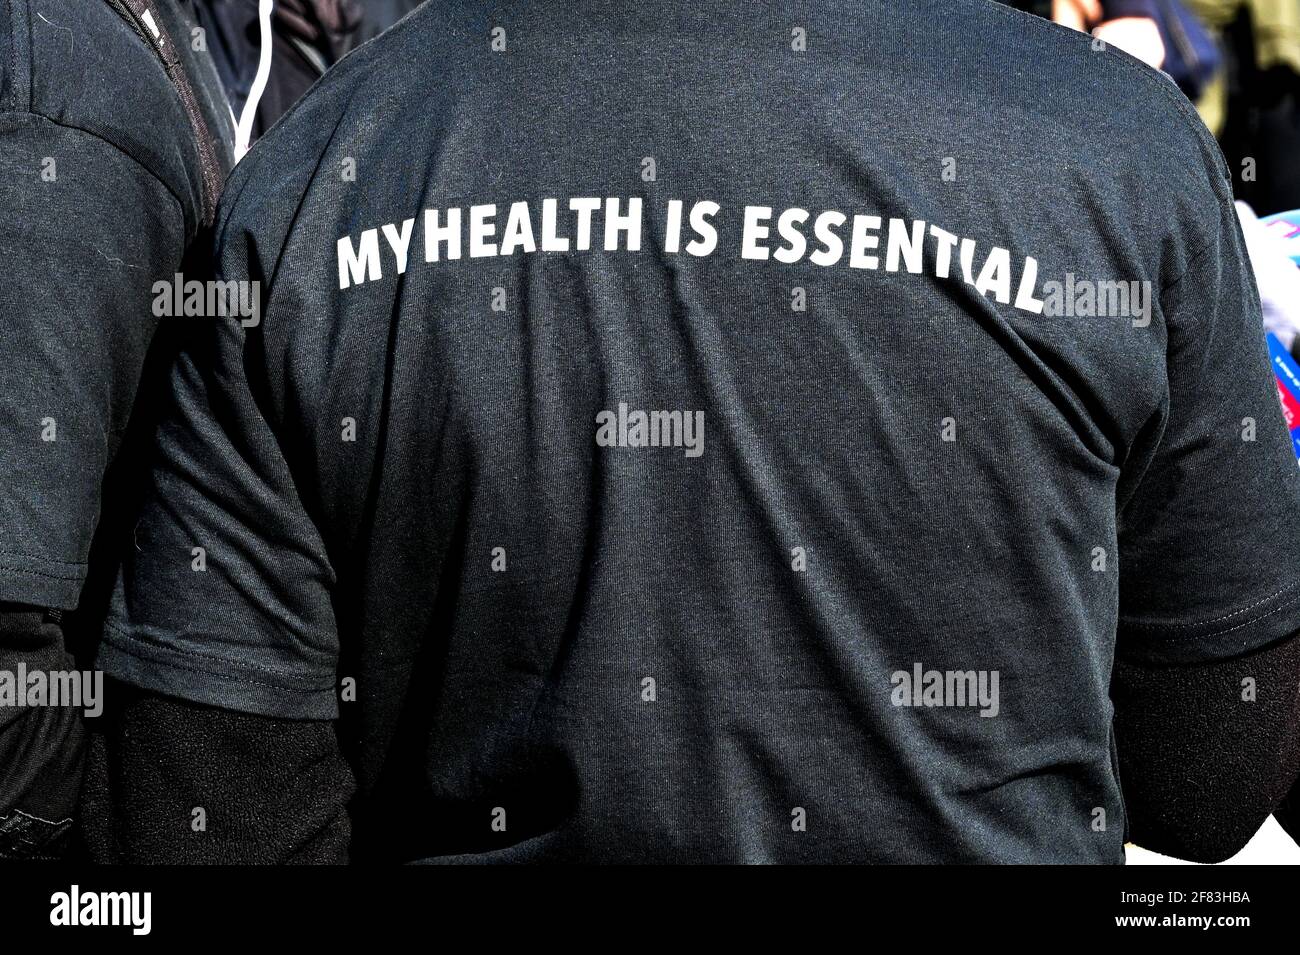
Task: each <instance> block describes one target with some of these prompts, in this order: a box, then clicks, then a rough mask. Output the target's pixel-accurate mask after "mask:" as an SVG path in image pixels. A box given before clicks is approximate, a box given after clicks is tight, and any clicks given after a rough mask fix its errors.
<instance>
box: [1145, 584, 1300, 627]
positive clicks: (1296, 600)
mask: <svg viewBox="0 0 1300 955" xmlns="http://www.w3.org/2000/svg"><path fill="white" fill-rule="evenodd" d="M1298 586H1300V582H1297V583H1293V584H1289V585H1287V586H1286V587H1283V588H1282V589H1281V590H1279V591H1277V592H1276V593H1274V594H1270V595H1269V596H1267V597H1265V598H1263V599H1262V600H1257V601H1256V602H1255V603H1253V604H1251V605H1250V606H1248V607H1243V608H1242V609H1241V610H1237V611H1234V612H1232V613H1230V614H1226V615H1224V616H1222V617H1215V618H1213V619H1210V620H1202V621H1200V622H1199V623H1125V622H1124V621H1122V620H1121V626H1122V627H1123V628H1124V629H1128V630H1177V631H1186V630H1194V629H1196V628H1198V627H1205V626H1209V625H1211V624H1215V623H1221V622H1223V621H1225V620H1230V619H1231V618H1233V617H1236V616H1240V615H1241V614H1243V613H1249V612H1250V611H1251V610H1254V609H1255V608H1256V607H1259V606H1262V605H1264V604H1267V603H1268V602H1269V601H1272V600H1276V599H1277V598H1278V597H1281V596H1283V595H1284V594H1286V593H1287V592H1289V591H1292V590H1295V588H1296V587H1298ZM1297 604H1300V593H1298V594H1296V595H1295V596H1294V597H1292V598H1291V599H1289V600H1285V601H1283V602H1282V603H1280V604H1278V605H1277V606H1276V607H1274V608H1273V609H1272V610H1270V611H1268V612H1267V613H1262V614H1260V615H1259V616H1257V617H1252V618H1250V619H1249V620H1247V621H1245V622H1243V623H1239V624H1237V625H1236V626H1234V627H1226V628H1224V629H1221V630H1212V631H1210V632H1209V633H1203V634H1198V635H1197V636H1198V637H1219V636H1222V635H1224V634H1225V633H1232V632H1233V631H1234V630H1240V629H1241V628H1242V627H1249V626H1251V625H1252V624H1256V623H1259V622H1260V621H1261V620H1264V619H1266V618H1268V617H1271V616H1273V615H1274V614H1276V613H1280V612H1282V611H1283V610H1286V609H1288V608H1290V607H1294V606H1296V605H1297ZM1146 639H1150V640H1177V639H1183V636H1182V634H1181V633H1170V634H1166V635H1163V636H1154V637H1147V638H1146Z"/></svg>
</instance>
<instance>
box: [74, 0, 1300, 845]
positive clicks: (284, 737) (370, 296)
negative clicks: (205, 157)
mask: <svg viewBox="0 0 1300 955" xmlns="http://www.w3.org/2000/svg"><path fill="white" fill-rule="evenodd" d="M918 36H924V37H926V38H927V42H925V43H918V42H917V37H918ZM1043 64H1050V65H1051V68H1050V70H1045V69H1043ZM218 228H219V235H218V240H219V248H220V274H221V276H222V277H223V278H225V279H231V280H250V281H259V282H263V283H265V286H266V308H265V316H264V319H263V321H262V322H261V324H260V325H258V326H256V327H253V328H243V327H241V326H240V325H238V324H236V323H219V324H213V325H210V326H204V327H202V328H199V329H197V331H198V332H199V334H198V335H197V336H196V337H195V338H194V339H193V340H191V341H190V342H188V343H187V347H186V350H185V351H184V353H183V355H182V356H181V358H180V361H179V362H178V364H177V365H176V368H175V371H174V373H173V381H172V397H171V401H170V404H169V409H168V413H167V415H166V417H165V419H164V421H163V423H162V425H161V427H160V428H159V431H158V436H157V444H158V451H157V460H156V463H155V467H154V471H153V475H152V479H151V485H152V486H151V490H150V496H149V503H148V504H147V506H146V507H145V509H144V512H143V515H142V518H141V520H140V522H139V524H138V525H137V527H136V532H135V538H134V545H135V546H134V547H132V548H131V549H130V550H129V552H128V555H127V560H126V561H125V562H124V565H123V569H122V574H121V577H120V580H119V583H118V587H117V589H116V593H115V596H114V601H113V611H112V614H111V616H110V618H109V621H108V624H107V627H106V630H105V634H104V640H103V643H102V645H101V649H100V656H99V662H100V665H102V666H103V667H104V669H105V670H106V671H107V672H108V673H109V674H110V675H112V676H113V677H114V678H116V679H118V680H121V681H123V682H125V683H127V684H130V685H131V686H132V687H133V690H132V691H130V692H131V693H132V694H133V695H132V696H131V697H130V699H129V700H128V701H127V702H125V704H124V705H123V706H121V707H120V708H119V709H118V710H117V712H116V713H114V714H113V715H112V716H111V718H109V721H108V723H107V724H106V732H105V733H104V734H103V735H102V737H101V738H100V741H99V743H97V746H96V750H95V754H94V760H93V772H92V773H91V780H90V783H89V786H88V789H87V794H86V805H85V812H86V817H87V819H88V828H89V829H90V831H89V832H88V839H89V841H90V843H91V846H92V849H93V851H94V852H95V854H96V856H97V857H98V858H101V859H105V860H110V861H132V860H148V861H322V860H337V861H342V860H344V859H353V860H382V861H401V862H412V861H427V862H476V861H747V862H755V861H822V862H830V861H876V862H887V861H889V862H892V861H924V862H986V861H1001V862H1047V861H1068V862H1106V863H1114V862H1120V861H1122V859H1123V844H1124V841H1125V837H1126V835H1128V836H1131V837H1132V838H1135V839H1137V840H1138V841H1139V842H1142V843H1144V844H1147V845H1149V846H1150V847H1151V848H1154V849H1158V850H1161V851H1166V852H1171V853H1173V854H1179V855H1186V856H1188V857H1192V858H1200V859H1213V858H1222V857H1224V856H1225V855H1226V854H1229V853H1230V852H1232V851H1235V848H1237V847H1238V846H1239V845H1240V844H1241V843H1242V842H1243V841H1244V840H1245V838H1248V837H1249V835H1250V833H1252V832H1253V831H1254V828H1256V827H1257V826H1258V825H1259V824H1260V822H1262V821H1263V819H1264V818H1266V817H1267V815H1268V813H1269V812H1270V811H1271V810H1272V809H1273V808H1274V807H1275V806H1276V805H1277V803H1278V801H1279V800H1280V799H1281V797H1282V794H1283V793H1284V792H1285V791H1286V787H1287V786H1288V785H1289V784H1290V782H1291V780H1292V779H1293V778H1294V777H1295V774H1296V771H1297V755H1296V746H1295V740H1296V722H1295V717H1296V713H1295V708H1296V694H1295V687H1296V685H1297V680H1298V679H1300V639H1297V633H1300V581H1297V579H1296V574H1295V568H1296V567H1297V565H1300V472H1297V469H1296V467H1295V460H1294V457H1293V456H1292V453H1291V447H1290V442H1289V439H1288V436H1287V433H1286V429H1285V426H1284V424H1283V422H1282V420H1281V415H1280V414H1279V410H1278V406H1277V396H1276V391H1275V386H1274V384H1273V381H1272V378H1271V375H1270V372H1269V368H1268V363H1267V357H1266V353H1265V347H1264V341H1263V338H1262V333H1261V319H1260V310H1259V302H1258V297H1257V295H1256V293H1255V291H1254V286H1253V283H1252V279H1251V277H1250V274H1249V270H1248V268H1247V267H1246V263H1245V253H1244V248H1243V243H1242V238H1241V233H1240V230H1239V227H1238V224H1237V218H1236V215H1235V212H1234V208H1233V204H1232V195H1231V182H1230V178H1229V175H1228V170H1227V169H1226V167H1225V165H1224V162H1223V158H1222V156H1221V154H1220V153H1219V151H1218V149H1217V147H1216V146H1215V144H1214V142H1213V140H1212V139H1211V137H1210V136H1209V134H1208V133H1207V131H1206V130H1205V128H1204V126H1203V125H1202V124H1201V123H1200V122H1199V120H1198V119H1197V117H1196V116H1195V113H1194V112H1193V111H1192V109H1191V107H1190V105H1189V104H1188V103H1187V101H1186V99H1185V98H1184V97H1183V96H1182V95H1181V94H1180V93H1179V92H1178V90H1177V89H1176V88H1175V87H1174V86H1173V85H1172V84H1171V83H1169V81H1168V80H1167V79H1166V78H1165V77H1162V76H1160V75H1159V74H1157V73H1156V72H1154V71H1153V70H1151V69H1149V68H1148V67H1147V66H1145V65H1143V64H1141V63H1139V62H1138V61H1136V60H1134V59H1133V58H1131V57H1129V56H1127V55H1126V54H1124V53H1122V52H1120V51H1117V50H1113V49H1106V50H1103V51H1094V50H1093V48H1092V45H1091V43H1090V42H1089V41H1088V39H1087V38H1086V37H1084V36H1081V35H1079V34H1076V33H1073V32H1070V31H1065V30H1061V29H1059V28H1058V27H1055V26H1053V25H1051V24H1048V23H1044V22H1043V21H1041V20H1037V19H1034V18H1030V17H1026V16H1024V15H1023V14H1019V13H1017V12H1015V11H1012V10H1010V9H1008V8H1006V7H1004V6H1000V5H997V4H993V3H986V2H983V0H943V2H938V0H890V2H888V3H884V2H870V3H861V4H852V5H845V4H824V5H823V4H814V5H812V6H809V5H806V4H799V5H790V4H785V3H779V2H763V3H754V2H746V3H741V2H735V3H732V2H719V3H713V4H709V5H708V6H707V7H706V8H701V7H700V6H699V5H698V4H695V3H688V2H685V0H683V2H677V0H672V2H667V3H660V4H655V5H654V6H653V7H652V8H647V7H646V6H645V5H644V4H640V3H633V2H623V0H580V2H575V3H567V4H553V5H538V4H532V3H503V4H497V5H487V4H481V3H476V2H469V0H450V2H445V3H437V4H428V5H426V6H424V7H422V8H421V9H419V10H418V11H417V12H416V13H414V14H412V15H411V16H410V17H408V18H407V19H405V20H404V21H403V22H402V23H401V24H400V25H399V26H398V27H396V28H394V29H392V30H390V31H389V32H387V33H386V34H384V35H383V36H381V37H379V38H378V39H376V40H375V41H374V42H373V43H370V44H367V45H366V46H365V47H363V48H362V49H360V50H357V51H356V52H354V53H353V54H352V55H350V56H348V57H347V58H346V59H344V60H343V61H342V62H340V63H339V64H338V65H337V66H336V67H334V68H333V69H332V70H330V71H329V72H328V73H327V74H326V75H325V76H324V77H323V78H322V80H321V81H320V82H319V83H317V84H316V86H315V87H314V88H313V90H312V91H311V92H310V93H309V94H308V95H307V96H306V97H305V98H304V100H303V101H301V102H300V103H299V104H298V105H297V106H296V107H295V109H294V110H293V112H292V113H291V114H290V115H289V116H287V117H286V118H285V119H284V120H283V121H282V122H281V123H279V124H278V125H277V127H276V128H275V129H274V130H273V131H272V132H271V133H270V134H269V135H268V136H267V137H265V138H264V139H263V141H262V142H261V143H259V145H258V146H257V148H255V149H254V150H253V151H252V153H250V155H249V157H248V158H247V159H246V160H245V161H244V162H243V163H241V165H240V167H239V169H238V170H237V171H236V173H235V175H234V176H233V178H232V181H231V184H230V186H229V188H228V190H227V194H226V197H225V199H224V201H223V205H222V210H221V214H220V217H219V226H218ZM1121 284H1122V285H1123V287H1124V290H1125V294H1124V296H1123V297H1122V299H1121V298H1120V297H1119V286H1120V285H1121ZM1243 675H1249V676H1250V677H1251V680H1252V681H1253V685H1255V686H1256V687H1257V697H1253V698H1252V699H1250V700H1245V699H1244V698H1243V697H1242V695H1241V693H1240V680H1241V679H1242V678H1243ZM1112 680H1113V681H1114V684H1115V686H1114V690H1113V695H1114V701H1113V702H1112ZM124 692H125V691H124ZM1206 712H1213V713H1214V714H1215V719H1214V720H1213V721H1208V720H1199V719H1194V717H1195V715H1196V714H1198V713H1206ZM1189 727H1191V729H1189ZM1206 750H1208V751H1211V752H1227V753H1230V754H1231V759H1221V760H1217V761H1216V760H1203V759H1199V758H1197V756H1196V754H1197V752H1199V751H1206ZM1189 772H1194V773H1195V779H1196V786H1195V787H1194V788H1189V787H1188V786H1187V785H1186V781H1187V778H1188V773H1189ZM1121 778H1122V779H1123V782H1124V789H1123V793H1121V787H1120V779H1121ZM1126 801H1127V806H1128V808H1127V810H1126V807H1125V803H1126ZM198 805H201V806H203V807H204V808H205V811H206V819H207V826H206V828H205V829H203V830H202V831H195V829H194V828H192V827H191V826H190V824H189V821H190V811H191V809H192V807H194V806H198Z"/></svg>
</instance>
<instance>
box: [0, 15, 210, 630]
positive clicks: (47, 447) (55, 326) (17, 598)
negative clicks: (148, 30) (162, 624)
mask: <svg viewBox="0 0 1300 955" xmlns="http://www.w3.org/2000/svg"><path fill="white" fill-rule="evenodd" d="M153 11H154V13H155V14H156V16H157V19H156V21H155V22H156V23H157V25H159V26H160V27H161V28H162V29H164V30H165V31H166V32H167V34H168V35H169V36H170V37H171V39H172V41H173V42H174V44H175V48H176V49H177V50H178V51H179V54H180V56H181V62H182V63H183V65H184V69H185V72H186V74H187V76H188V78H189V82H190V85H191V88H192V89H193V91H194V93H195V99H196V102H197V104H198V108H199V110H200V112H201V113H202V115H203V117H204V121H205V123H206V125H207V128H208V135H209V138H210V140H211V141H212V143H213V145H214V149H215V151H216V153H217V156H216V159H217V161H218V163H219V165H220V166H221V167H222V168H223V169H224V168H228V167H229V164H230V156H229V148H228V143H229V141H230V138H231V131H232V122H231V119H230V114H229V109H228V107H227V106H226V103H225V99H224V96H223V94H222V93H221V87H220V84H219V83H218V81H217V77H216V73H215V70H214V69H213V68H212V65H211V63H210V61H208V60H207V58H206V56H205V55H204V54H202V53H201V52H197V51H196V50H195V49H194V47H195V46H196V44H195V43H194V38H193V36H192V35H191V32H190V31H191V30H192V29H193V27H194V23H193V19H192V10H191V9H190V6H189V3H188V0H159V2H156V3H154V4H153ZM197 45H198V46H200V47H201V46H202V44H197ZM0 54H2V55H0V266H2V267H3V281H0V315H3V317H4V318H3V329H4V336H5V340H4V346H3V351H2V352H0V601H9V602H14V603H23V604H34V605H37V606H43V607H57V608H61V609H71V608H73V607H75V606H77V603H78V599H79V597H80V596H81V594H82V590H83V584H84V583H85V580H86V575H87V557H88V555H89V554H90V551H91V543H92V538H93V536H94V534H95V532H96V528H97V526H98V525H99V523H100V519H101V516H102V515H104V514H105V513H106V512H107V511H110V510H112V509H113V505H112V502H111V501H106V500H105V499H104V495H103V490H104V482H105V474H106V472H107V471H108V469H109V466H110V464H111V463H112V462H113V460H114V458H115V456H116V455H117V452H118V450H119V448H120V446H121V444H122V441H123V439H124V436H125V435H126V433H127V431H128V427H127V426H128V422H129V421H130V418H131V413H132V409H133V406H134V403H135V397H136V392H137V388H138V387H139V384H140V380H141V376H142V374H143V370H144V368H145V359H146V354H147V353H148V351H149V348H150V345H151V344H152V342H153V340H154V335H155V332H156V330H157V328H158V325H159V317H158V315H157V314H156V313H155V310H154V308H153V304H154V300H155V293H154V290H153V287H154V283H156V282H158V281H171V280H172V277H173V274H174V273H176V272H177V271H178V270H180V269H181V268H182V267H183V263H184V262H185V256H186V253H187V250H188V249H189V248H190V246H191V244H192V243H193V242H194V240H195V239H196V237H197V236H198V235H199V233H200V231H201V230H202V226H203V219H204V215H205V213H204V184H203V172H202V164H201V160H200V154H199V147H198V142H197V138H196V135H195V132H194V130H193V128H192V126H191V123H190V120H189V118H188V116H187V114H186V112H185V108H184V106H183V104H182V100H181V97H180V95H179V93H178V92H177V89H176V87H175V86H174V85H173V83H172V81H171V80H170V79H169V78H168V76H167V73H166V71H165V69H164V67H163V64H162V62H161V60H160V59H159V58H158V56H157V55H156V54H155V53H154V51H153V50H152V49H150V47H149V46H148V45H147V44H146V42H145V40H144V39H143V38H142V37H141V36H140V35H139V34H137V32H136V31H135V30H134V29H132V27H131V26H130V25H129V24H128V23H127V21H126V20H125V19H123V18H122V17H121V16H120V15H119V14H118V13H117V12H115V11H114V9H113V8H112V7H110V6H109V4H108V3H107V2H106V0H42V2H40V3H36V2H33V0H0ZM209 215H210V212H209ZM108 516H112V515H111V514H110V515H108ZM110 577H111V575H110ZM104 589H105V590H107V587H105V588H104Z"/></svg>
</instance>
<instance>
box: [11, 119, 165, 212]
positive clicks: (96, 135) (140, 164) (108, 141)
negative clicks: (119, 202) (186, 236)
mask: <svg viewBox="0 0 1300 955" xmlns="http://www.w3.org/2000/svg"><path fill="white" fill-rule="evenodd" d="M0 113H2V114H3V115H5V116H15V117H32V118H34V119H39V120H43V121H45V122H47V123H49V124H50V125H51V126H57V127H59V128H60V129H70V130H73V131H74V132H78V133H82V134H83V135H85V136H89V137H90V138H91V139H95V140H98V141H99V142H101V143H104V144H105V145H106V146H109V147H111V148H112V149H113V151H114V152H117V153H120V154H121V155H123V156H125V157H126V158H127V159H129V160H131V162H132V163H133V164H134V165H136V166H138V167H139V168H140V169H142V170H143V171H144V172H145V173H146V174H148V176H149V178H150V179H152V180H154V182H156V183H158V185H160V186H162V187H163V188H164V189H165V190H167V194H168V195H169V196H171V197H172V201H173V202H175V203H176V207H177V209H176V211H177V212H178V213H180V216H181V221H182V222H183V221H185V203H184V202H183V201H182V200H181V197H180V196H179V195H178V194H177V192H176V190H175V189H173V188H172V187H171V186H170V185H169V184H168V183H167V182H166V181H165V180H164V179H163V178H162V176H160V175H158V173H156V172H154V171H153V170H152V169H150V168H149V166H148V165H146V164H145V162H144V160H142V159H140V158H139V157H137V156H133V155H132V154H131V153H129V152H127V151H126V150H125V149H123V148H122V147H121V146H119V145H118V144H117V143H115V142H113V141H112V140H111V139H108V138H106V137H104V136H101V135H100V134H99V133H96V132H93V131H91V130H89V129H86V128H85V127H83V126H74V125H72V124H71V123H64V122H60V121H59V120H57V119H54V118H53V117H50V116H46V115H45V114H44V113H38V112H36V111H35V110H31V109H6V110H3V111H0Z"/></svg>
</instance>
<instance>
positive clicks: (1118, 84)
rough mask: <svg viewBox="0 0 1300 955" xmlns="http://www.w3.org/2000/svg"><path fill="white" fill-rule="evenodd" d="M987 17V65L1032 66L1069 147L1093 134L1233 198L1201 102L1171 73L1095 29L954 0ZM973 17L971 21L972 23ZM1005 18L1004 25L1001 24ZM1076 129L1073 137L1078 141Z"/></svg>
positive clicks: (992, 1)
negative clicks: (1100, 38) (1099, 38)
mask: <svg viewBox="0 0 1300 955" xmlns="http://www.w3.org/2000/svg"><path fill="white" fill-rule="evenodd" d="M949 2H952V3H960V4H962V5H965V6H967V7H969V8H971V9H972V11H973V12H974V13H975V15H976V16H978V17H982V18H987V20H986V23H987V25H988V27H989V29H988V30H987V31H983V32H980V31H977V32H976V35H977V36H979V38H980V39H979V41H978V42H979V43H981V44H985V45H986V46H987V55H986V56H985V58H984V62H985V64H986V66H987V67H988V68H990V69H994V70H1007V69H1008V67H1009V66H1011V65H1013V64H1014V65H1015V66H1019V67H1023V68H1028V69H1032V71H1033V72H1032V83H1033V85H1034V87H1035V88H1036V95H1037V100H1038V102H1040V103H1041V104H1043V106H1044V108H1045V109H1046V110H1047V111H1048V113H1049V114H1050V117H1051V118H1053V119H1054V120H1055V121H1056V123H1057V124H1058V128H1059V133H1058V136H1057V138H1058V139H1059V140H1060V141H1061V145H1062V146H1063V147H1064V148H1065V149H1068V150H1076V151H1077V150H1078V148H1079V144H1080V142H1081V141H1091V143H1092V146H1093V148H1092V155H1093V156H1094V157H1095V158H1102V157H1104V158H1105V159H1106V160H1108V161H1110V162H1112V163H1114V164H1115V165H1116V166H1117V167H1119V168H1124V167H1127V168H1129V169H1130V170H1131V171H1133V172H1136V173H1138V174H1143V173H1145V174H1148V175H1150V176H1162V177H1166V178H1168V179H1169V180H1171V181H1173V182H1175V183H1176V182H1177V181H1178V180H1179V179H1182V180H1183V183H1182V184H1183V186H1187V185H1190V183H1189V182H1188V180H1187V178H1186V177H1191V179H1193V180H1200V182H1201V184H1203V185H1206V186H1208V187H1209V188H1212V189H1214V190H1215V192H1216V193H1217V195H1218V197H1219V198H1220V199H1221V200H1223V201H1227V202H1231V200H1232V177H1231V173H1230V172H1229V170H1228V166H1227V162H1226V161H1225V160H1224V158H1223V153H1222V151H1221V150H1220V149H1219V146H1218V143H1217V142H1216V141H1215V139H1214V136H1213V135H1212V134H1211V133H1210V131H1209V129H1208V128H1207V127H1206V125H1205V123H1204V122H1203V121H1202V119H1201V118H1200V115H1199V114H1198V113H1197V112H1196V107H1195V106H1194V105H1193V104H1192V103H1191V101H1190V100H1188V98H1187V97H1186V96H1185V95H1184V94H1183V92H1182V91H1181V90H1180V89H1179V88H1178V86H1177V84H1176V83H1174V82H1173V81H1172V80H1171V79H1170V78H1169V77H1168V76H1167V75H1165V74H1164V73H1162V72H1160V71H1159V70H1156V69H1154V68H1152V67H1150V66H1148V65H1147V64H1146V63H1143V62H1142V61H1141V60H1138V59H1137V58H1136V57H1133V56H1131V55H1129V54H1128V53H1125V52H1124V51H1123V50H1120V49H1118V48H1116V47H1114V46H1112V45H1108V44H1107V45H1101V46H1098V45H1096V44H1095V43H1094V41H1093V38H1092V37H1091V36H1089V35H1087V34H1083V33H1080V32H1078V31H1077V30H1072V29H1070V28H1069V27H1065V26H1061V25H1060V24H1057V23H1053V22H1051V21H1050V20H1045V19H1043V18H1042V17H1038V16H1033V15H1031V14H1028V13H1024V12H1022V11H1019V10H1015V9H1013V8H1011V7H1008V6H1005V5H1004V4H1002V3H998V2H997V0H949ZM969 25H970V24H969V23H967V24H966V26H967V27H969ZM999 25H1001V26H1002V27H1003V29H997V27H998V26H999ZM1071 136H1073V141H1071Z"/></svg>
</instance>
